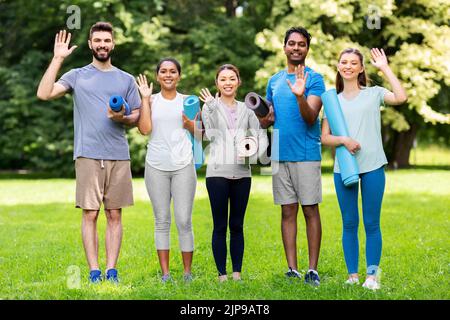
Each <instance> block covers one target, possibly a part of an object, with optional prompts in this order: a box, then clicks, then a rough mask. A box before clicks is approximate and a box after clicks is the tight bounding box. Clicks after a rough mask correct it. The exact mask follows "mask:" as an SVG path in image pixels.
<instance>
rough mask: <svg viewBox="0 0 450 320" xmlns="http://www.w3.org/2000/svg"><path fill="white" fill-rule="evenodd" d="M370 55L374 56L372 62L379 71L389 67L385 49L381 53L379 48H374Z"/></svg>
mask: <svg viewBox="0 0 450 320" xmlns="http://www.w3.org/2000/svg"><path fill="white" fill-rule="evenodd" d="M370 55H371V56H372V59H370V62H371V63H372V64H373V65H374V66H375V67H377V68H378V69H382V68H384V67H387V66H388V60H387V57H386V54H385V53H384V50H383V49H381V51H380V49H378V48H372V49H371V50H370Z"/></svg>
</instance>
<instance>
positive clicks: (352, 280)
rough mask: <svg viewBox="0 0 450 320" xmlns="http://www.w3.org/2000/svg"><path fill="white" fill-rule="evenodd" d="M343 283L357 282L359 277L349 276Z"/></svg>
mask: <svg viewBox="0 0 450 320" xmlns="http://www.w3.org/2000/svg"><path fill="white" fill-rule="evenodd" d="M345 284H359V278H355V277H349V278H348V279H347V281H345Z"/></svg>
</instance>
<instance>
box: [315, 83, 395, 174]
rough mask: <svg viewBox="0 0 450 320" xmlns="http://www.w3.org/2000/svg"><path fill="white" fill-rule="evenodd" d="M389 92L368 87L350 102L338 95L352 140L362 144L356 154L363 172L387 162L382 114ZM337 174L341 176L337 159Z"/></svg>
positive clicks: (360, 169) (379, 88)
mask: <svg viewBox="0 0 450 320" xmlns="http://www.w3.org/2000/svg"><path fill="white" fill-rule="evenodd" d="M386 92H388V90H387V89H385V88H383V87H379V86H374V87H366V88H364V89H361V91H360V92H359V94H358V95H357V96H356V97H354V98H353V99H351V100H347V99H346V98H345V97H344V95H343V94H342V92H341V93H339V94H338V99H339V104H340V105H341V109H342V113H343V114H344V118H345V122H346V123H347V128H348V132H349V134H350V137H351V138H352V139H354V140H356V141H358V142H359V144H360V145H361V149H360V150H359V151H358V152H356V154H355V157H356V161H357V163H358V167H359V172H360V173H365V172H369V171H373V170H375V169H378V168H380V167H381V166H383V165H385V164H387V162H388V161H387V159H386V155H385V154H384V150H383V141H382V138H381V115H380V106H381V105H383V104H384V95H385V94H386ZM324 118H326V116H325V115H324ZM334 172H336V173H340V170H339V163H338V161H337V158H336V159H335V161H334Z"/></svg>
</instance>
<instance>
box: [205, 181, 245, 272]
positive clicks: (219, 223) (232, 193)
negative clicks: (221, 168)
mask: <svg viewBox="0 0 450 320" xmlns="http://www.w3.org/2000/svg"><path fill="white" fill-rule="evenodd" d="M251 183H252V180H251V178H241V179H227V178H222V177H209V178H206V188H207V189H208V194H209V201H210V203H211V211H212V216H213V222H214V230H213V234H212V250H213V255H214V260H215V261H216V266H217V270H218V271H219V275H225V274H227V225H228V200H229V201H230V220H229V224H230V255H231V262H232V265H233V272H241V268H242V258H243V256H244V228H243V227H244V215H245V210H246V208H247V203H248V197H249V195H250V187H251Z"/></svg>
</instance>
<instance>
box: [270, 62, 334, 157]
mask: <svg viewBox="0 0 450 320" xmlns="http://www.w3.org/2000/svg"><path fill="white" fill-rule="evenodd" d="M306 72H308V79H307V80H306V90H305V98H307V97H308V96H310V95H314V96H318V97H320V96H321V95H322V93H323V92H325V83H324V81H323V77H322V75H321V74H319V73H317V72H315V71H314V70H312V69H311V68H309V67H305V73H306ZM286 79H289V81H290V82H291V83H294V82H295V74H294V73H291V74H289V73H287V70H286V69H284V70H281V71H280V72H278V73H276V74H275V75H273V76H272V77H271V78H270V80H269V83H268V84H267V90H266V99H267V100H268V101H270V102H271V103H272V105H273V108H274V113H275V123H274V126H273V128H274V131H273V135H272V149H271V157H272V160H276V161H292V162H298V161H320V160H321V159H322V158H321V148H320V122H319V117H317V119H316V121H315V122H314V124H313V125H308V124H307V123H306V122H305V121H304V120H303V117H302V116H301V114H300V110H299V106H298V102H297V98H296V96H295V95H294V94H293V93H292V91H291V88H290V87H289V85H288V84H287V82H286Z"/></svg>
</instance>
